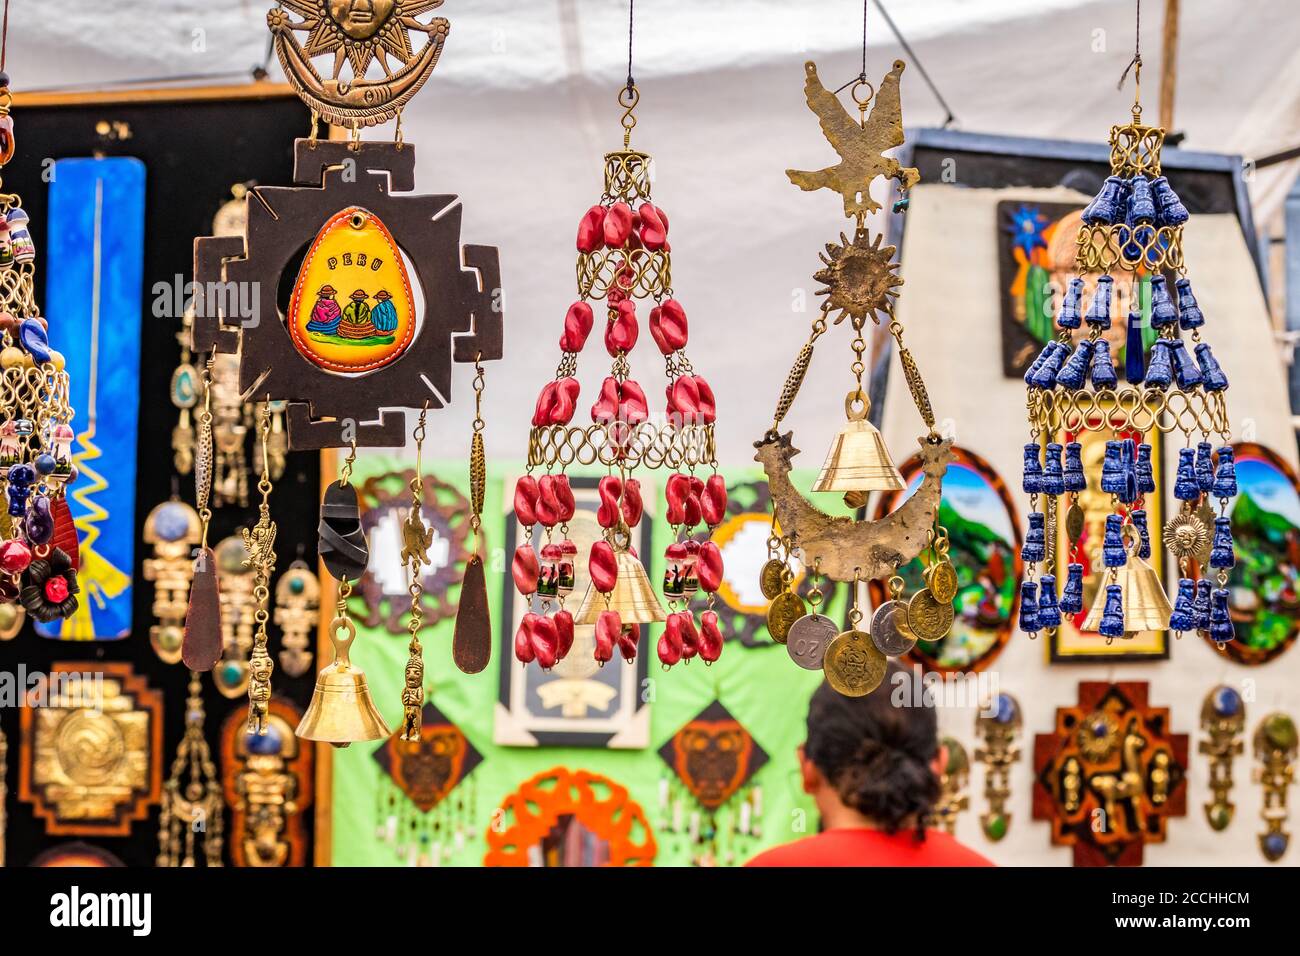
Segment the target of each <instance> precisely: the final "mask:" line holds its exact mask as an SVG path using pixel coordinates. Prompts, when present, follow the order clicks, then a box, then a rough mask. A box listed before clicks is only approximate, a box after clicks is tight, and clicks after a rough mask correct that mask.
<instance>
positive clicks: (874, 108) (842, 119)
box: [785, 60, 921, 220]
mask: <svg viewBox="0 0 1300 956" xmlns="http://www.w3.org/2000/svg"><path fill="white" fill-rule="evenodd" d="M905 65H906V64H904V63H903V61H902V60H895V61H894V68H893V69H892V70H890V71H889V72H888V73H886V74H885V78H884V79H883V80H881V82H880V89H879V90H878V91H876V92H875V95H874V96H871V97H868V99H866V100H858V101H857V102H858V104H859V108H860V110H861V112H862V116H863V118H862V120H861V122H858V121H856V120H854V119H853V117H852V116H851V115H849V111H848V110H846V109H845V108H844V104H843V103H841V102H840V101H839V98H838V97H837V96H836V95H835V94H834V93H832V92H831V91H830V90H828V89H826V87H824V86H823V85H822V81H821V79H820V78H819V77H818V76H817V64H815V63H813V62H812V61H811V60H809V61H808V62H807V63H805V64H804V73H805V74H806V77H805V80H804V86H803V90H804V96H805V97H806V99H807V100H808V108H809V109H810V110H812V111H813V112H814V113H816V114H817V118H818V119H819V120H820V121H821V128H822V133H823V135H825V137H826V139H827V141H828V142H829V143H830V144H831V146H832V147H834V149H835V152H837V153H839V155H840V159H841V162H840V163H839V164H838V165H836V166H827V167H826V168H825V169H819V170H817V171H816V172H807V171H805V170H801V169H787V170H786V171H785V174H786V175H787V176H789V177H790V182H792V183H794V184H795V185H796V186H798V187H799V188H800V189H803V190H805V191H806V192H812V191H813V190H816V189H833V190H835V191H836V192H837V193H839V194H840V195H841V196H843V197H844V215H846V216H853V217H857V218H858V219H859V220H860V219H861V218H862V217H864V216H865V215H866V214H867V213H871V212H875V211H876V210H877V209H879V208H880V203H878V202H876V201H875V200H874V199H872V198H871V181H872V180H873V179H875V178H876V177H877V176H885V177H887V178H889V179H896V180H898V184H899V187H900V189H901V190H902V191H903V192H906V191H907V190H909V189H911V188H912V187H913V186H915V185H916V184H917V182H919V181H920V179H921V174H920V173H919V172H918V171H917V170H916V168H915V167H912V166H902V165H900V164H899V163H898V161H897V160H896V159H892V158H890V157H888V156H884V155H882V154H883V153H884V151H885V150H887V149H893V148H894V147H896V146H902V145H903V108H902V98H901V97H900V95H899V86H898V83H899V77H901V76H902V74H903V68H904V66H905ZM863 85H867V84H863ZM856 88H857V87H856V86H855V89H856ZM855 99H856V97H855ZM868 104H871V115H870V116H867V115H866V110H867V106H868Z"/></svg>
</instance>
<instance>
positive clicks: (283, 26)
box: [266, 0, 451, 128]
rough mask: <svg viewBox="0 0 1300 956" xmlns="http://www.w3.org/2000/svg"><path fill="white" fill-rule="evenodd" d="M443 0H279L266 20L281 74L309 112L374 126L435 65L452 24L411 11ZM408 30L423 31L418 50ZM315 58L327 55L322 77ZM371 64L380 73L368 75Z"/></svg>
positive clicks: (341, 122)
mask: <svg viewBox="0 0 1300 956" xmlns="http://www.w3.org/2000/svg"><path fill="white" fill-rule="evenodd" d="M442 2H443V0H328V2H323V0H281V3H280V6H279V7H277V8H276V9H274V10H271V11H269V12H268V13H267V15H266V22H267V25H268V26H269V27H270V28H271V33H272V35H273V36H274V39H275V51H276V54H277V55H278V56H279V58H280V65H281V66H282V67H284V73H285V76H287V77H288V78H289V82H290V83H291V84H292V85H293V88H294V90H295V91H296V92H297V93H298V95H299V96H300V97H302V99H303V100H304V101H305V102H306V103H307V105H308V106H310V107H311V108H312V110H313V111H314V112H316V113H317V114H318V115H320V116H321V117H322V118H323V119H325V120H326V121H327V122H330V123H333V124H334V125H336V126H344V127H348V128H355V127H357V126H374V125H376V124H378V123H386V122H388V121H389V120H391V119H393V118H394V117H395V116H397V115H398V114H399V113H400V112H401V111H402V107H404V106H405V105H406V104H407V103H408V102H409V101H410V99H411V97H413V96H414V95H415V94H416V92H417V91H418V90H419V89H420V87H421V86H423V85H424V81H425V80H427V79H428V78H429V74H430V73H432V72H433V68H434V67H435V66H436V65H437V63H438V57H439V56H440V55H441V54H442V47H443V44H444V43H445V42H446V40H447V34H448V33H449V32H450V30H451V24H450V23H448V22H447V20H445V19H443V18H442V17H434V18H432V19H431V20H429V21H427V22H422V21H421V20H419V19H418V18H419V17H420V16H422V15H424V14H426V13H428V12H429V11H431V10H435V9H437V8H438V7H440V6H442ZM290 14H295V15H297V16H299V17H302V19H301V20H299V21H295V20H294V19H293V18H292V17H291V16H290ZM295 33H305V34H307V36H306V39H305V40H304V41H302V42H300V41H299V40H298V38H297V37H296V36H295V35H294V34H295ZM411 33H423V34H425V36H426V40H425V42H424V44H423V45H422V46H421V47H420V48H419V52H418V53H417V52H416V51H415V48H414V46H413V45H412V43H411ZM317 58H321V59H322V60H326V59H328V60H329V62H330V66H329V70H330V72H329V75H328V76H326V75H325V74H323V73H322V72H321V71H320V70H319V69H318V68H317V67H316V66H315V65H314V64H313V61H314V60H316V59H317ZM375 63H378V64H379V68H380V70H381V71H382V73H383V75H382V76H375V77H367V74H368V73H369V72H371V69H372V66H373V65H374V64H375ZM345 65H346V66H347V67H348V76H347V77H346V78H345V74H344V66H345Z"/></svg>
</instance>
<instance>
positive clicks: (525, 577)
mask: <svg viewBox="0 0 1300 956" xmlns="http://www.w3.org/2000/svg"><path fill="white" fill-rule="evenodd" d="M639 99H640V94H639V92H638V91H637V88H636V85H635V84H634V83H633V82H631V80H630V78H629V82H628V85H627V86H626V87H625V88H624V89H623V90H621V91H620V93H619V105H620V106H622V107H623V110H624V113H623V118H622V124H623V128H624V136H623V149H622V150H620V151H618V152H612V153H607V154H606V155H605V190H604V193H603V195H602V196H601V199H600V202H598V203H597V204H596V205H594V206H592V207H591V208H590V209H589V210H587V212H586V214H585V215H584V216H583V217H582V219H581V221H580V222H579V224H578V235H577V252H578V263H577V273H578V300H577V301H576V302H574V303H573V304H572V305H571V306H569V310H568V313H567V314H566V315H565V318H564V332H563V334H562V335H561V336H560V350H561V352H562V353H563V355H562V357H561V359H560V363H559V367H558V369H557V370H556V373H555V377H554V379H553V380H551V381H549V382H547V383H546V385H545V386H544V387H543V388H542V390H541V394H540V395H539V396H538V399H537V406H536V409H535V411H534V414H533V419H532V426H533V427H532V430H531V432H530V434H529V443H528V471H527V474H525V475H524V476H523V477H521V478H520V479H519V481H518V482H517V484H516V485H515V492H514V507H515V514H516V516H517V517H518V519H519V521H520V522H521V523H522V524H523V526H524V528H525V532H524V537H525V540H524V542H523V543H522V544H520V545H519V547H518V548H516V550H515V554H514V560H513V565H512V573H513V576H514V583H515V586H516V587H517V588H518V589H519V592H520V593H521V594H522V595H523V596H524V597H525V598H526V599H527V600H528V601H529V608H528V612H527V613H525V614H524V617H523V620H522V622H521V623H520V626H519V629H518V631H517V633H516V634H515V656H516V657H517V658H518V659H519V660H520V661H521V662H523V663H525V664H527V663H530V662H532V661H537V663H538V664H540V665H541V666H542V667H544V668H550V667H553V666H554V665H555V664H556V662H557V661H560V660H562V659H563V658H564V657H565V655H566V654H568V653H569V650H570V649H571V647H572V646H573V635H574V627H575V625H578V626H580V625H594V626H595V652H594V656H595V658H596V660H597V661H600V662H601V663H602V664H603V663H605V662H606V661H609V660H611V659H612V658H613V656H614V652H615V648H617V649H618V651H619V652H620V653H621V654H622V655H623V657H624V659H626V660H627V661H629V662H631V661H633V660H635V659H636V654H637V646H638V643H639V641H640V636H641V625H642V624H649V623H652V622H656V621H664V622H665V626H664V632H663V635H662V636H661V637H660V639H659V642H658V648H657V649H658V654H659V660H660V662H661V663H662V664H663V665H664V666H665V667H671V666H672V665H673V664H676V663H677V662H678V661H681V660H690V659H691V658H693V657H696V656H698V657H700V658H701V659H703V660H704V661H706V662H709V663H712V662H713V661H716V660H717V659H718V657H719V655H720V654H721V653H722V633H721V631H720V630H719V628H718V618H717V614H715V613H714V612H713V610H712V603H713V593H714V592H715V591H716V590H717V589H718V587H719V586H720V585H721V583H722V554H721V552H720V551H719V550H718V547H717V545H715V544H714V543H713V542H712V541H710V540H709V536H710V535H711V534H712V532H713V529H714V528H715V527H716V526H717V525H718V524H719V523H720V522H721V521H722V520H723V518H724V517H725V515H726V510H727V490H726V483H725V482H724V481H723V479H722V476H721V475H719V474H718V473H717V460H716V456H715V451H714V440H713V423H714V420H715V418H716V408H715V403H714V397H713V390H712V389H711V388H710V387H709V384H708V382H706V381H705V380H704V378H703V377H702V376H700V375H697V374H696V373H695V370H694V369H693V367H692V366H691V363H690V360H689V359H688V358H687V357H686V352H685V348H686V343H687V338H688V336H687V320H686V311H685V310H684V309H683V308H682V305H681V303H680V302H678V301H677V299H676V298H674V297H673V290H672V283H671V258H670V246H669V243H668V216H667V215H666V214H665V213H664V211H663V210H662V209H660V208H659V207H658V206H656V205H654V203H653V202H652V201H651V196H650V157H649V156H648V155H647V154H646V153H643V152H639V151H637V150H633V149H632V148H631V133H632V129H633V128H634V127H635V126H636V118H635V116H634V115H633V112H634V110H635V108H636V105H637V102H638V101H639ZM638 299H640V300H645V299H653V300H654V305H653V307H652V308H651V309H650V311H649V315H648V318H647V321H648V325H649V329H650V335H651V337H652V338H653V339H654V342H655V345H657V346H658V348H659V351H660V352H662V353H663V356H664V360H665V371H666V373H667V377H668V384H667V387H666V389H665V393H666V397H667V402H666V406H665V408H664V412H665V415H664V421H663V424H662V425H660V424H658V423H657V422H656V421H653V420H652V418H651V409H650V403H649V401H648V400H647V398H646V393H645V390H644V389H642V387H641V385H640V384H639V383H638V382H637V381H636V380H635V379H634V378H632V376H631V368H630V365H629V362H628V358H629V356H630V354H631V352H632V350H633V348H635V346H636V344H637V339H638V337H639V333H640V319H639V318H638V315H637V300H638ZM601 300H604V304H605V308H606V323H605V327H604V336H603V338H604V345H605V351H606V352H608V353H609V356H610V358H611V359H612V365H611V368H610V371H609V375H607V376H606V377H605V379H604V381H603V382H602V384H601V387H600V393H599V395H598V396H597V398H596V401H595V402H594V404H593V405H592V406H591V410H590V414H591V424H590V425H574V424H572V422H573V419H574V417H575V416H576V415H577V414H578V400H579V392H580V386H579V383H578V379H577V377H576V376H577V368H578V355H579V353H581V352H582V350H583V348H584V346H585V345H586V344H587V340H588V338H589V337H590V335H591V332H592V329H593V326H594V324H595V309H594V308H593V303H599V302H600V301H601ZM575 462H576V463H577V464H580V465H596V464H600V465H604V466H605V467H606V468H607V469H608V474H607V475H606V476H605V477H603V478H601V479H600V482H599V486H598V494H599V497H600V507H599V509H598V511H597V513H596V518H597V521H598V523H599V525H600V527H601V529H602V536H601V538H600V540H598V541H596V542H595V544H593V545H592V547H591V551H590V554H589V556H588V562H589V564H588V566H589V569H590V574H591V585H590V587H589V588H588V590H587V593H586V595H585V596H584V598H583V600H582V604H581V606H580V608H579V610H578V612H577V613H576V615H575V614H571V613H570V612H569V611H568V610H566V609H565V607H564V604H565V598H566V597H567V596H568V595H569V594H570V593H572V591H573V588H574V584H575V574H574V568H575V562H576V561H577V560H578V559H579V555H578V549H577V546H576V545H575V544H574V543H573V541H571V540H570V539H569V534H568V522H569V521H570V520H571V519H572V518H573V515H574V512H575V507H576V505H575V500H574V495H573V491H572V488H571V486H570V483H569V476H568V474H567V470H568V468H569V466H571V465H573V464H574V463H575ZM702 467H708V468H709V469H710V470H711V472H712V473H711V474H710V475H709V476H708V477H707V478H701V477H700V476H699V475H697V470H699V469H700V468H702ZM638 468H645V469H660V468H663V469H669V470H671V474H670V475H669V476H668V478H667V480H666V482H665V485H664V494H665V498H666V501H667V518H668V523H669V525H670V526H671V528H672V533H673V542H672V543H671V544H670V545H669V546H668V548H667V550H666V552H665V555H664V557H665V562H666V570H665V573H664V582H663V593H664V596H665V598H667V600H668V612H667V613H665V611H664V609H663V607H662V605H661V604H660V602H659V600H658V597H657V596H656V595H655V593H654V588H653V587H652V586H651V584H650V581H649V579H648V577H647V575H646V572H645V568H644V567H643V565H642V564H641V561H640V558H639V557H638V555H637V553H636V550H635V549H634V548H633V546H632V529H634V528H636V527H637V526H638V524H639V523H640V522H641V520H642V517H643V510H644V509H643V502H642V497H641V483H640V481H639V480H638V479H637V478H636V477H635V474H634V473H635V472H636V470H637V469H638ZM538 469H542V470H543V471H544V473H543V474H541V475H540V476H539V475H535V474H534V472H535V471H537V470H538ZM535 526H540V528H541V535H542V537H543V543H542V544H541V545H540V547H538V546H536V545H535V544H534V529H535ZM699 591H704V592H705V593H706V594H708V603H709V609H708V610H705V611H704V612H703V613H702V614H701V615H700V620H699V623H698V625H697V623H696V620H695V617H694V614H693V613H692V611H691V610H690V607H689V605H690V600H691V598H692V596H693V595H695V594H696V593H698V592H699ZM534 599H537V602H535V601H534ZM538 602H539V603H538ZM534 608H536V609H534Z"/></svg>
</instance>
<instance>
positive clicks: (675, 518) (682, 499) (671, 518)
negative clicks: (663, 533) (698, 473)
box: [664, 475, 691, 525]
mask: <svg viewBox="0 0 1300 956" xmlns="http://www.w3.org/2000/svg"><path fill="white" fill-rule="evenodd" d="M690 496H691V480H690V479H689V478H688V477H686V476H685V475H669V476H668V481H667V482H666V483H665V484H664V499H665V500H666V501H667V502H668V513H667V515H666V517H667V519H668V523H669V524H671V525H678V524H681V523H682V522H683V521H685V520H686V499H687V498H689V497H690Z"/></svg>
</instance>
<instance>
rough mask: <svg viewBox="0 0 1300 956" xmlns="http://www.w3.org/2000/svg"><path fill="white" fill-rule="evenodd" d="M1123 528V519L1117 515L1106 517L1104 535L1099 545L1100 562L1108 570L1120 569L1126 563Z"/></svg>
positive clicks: (1126, 552)
mask: <svg viewBox="0 0 1300 956" xmlns="http://www.w3.org/2000/svg"><path fill="white" fill-rule="evenodd" d="M1123 527H1124V519H1123V518H1121V517H1120V516H1119V515H1115V514H1111V515H1106V534H1105V537H1104V538H1103V539H1102V543H1101V560H1102V564H1104V565H1106V567H1108V568H1122V567H1123V566H1124V565H1125V564H1127V563H1128V550H1127V549H1126V548H1125V547H1124V532H1123Z"/></svg>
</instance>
